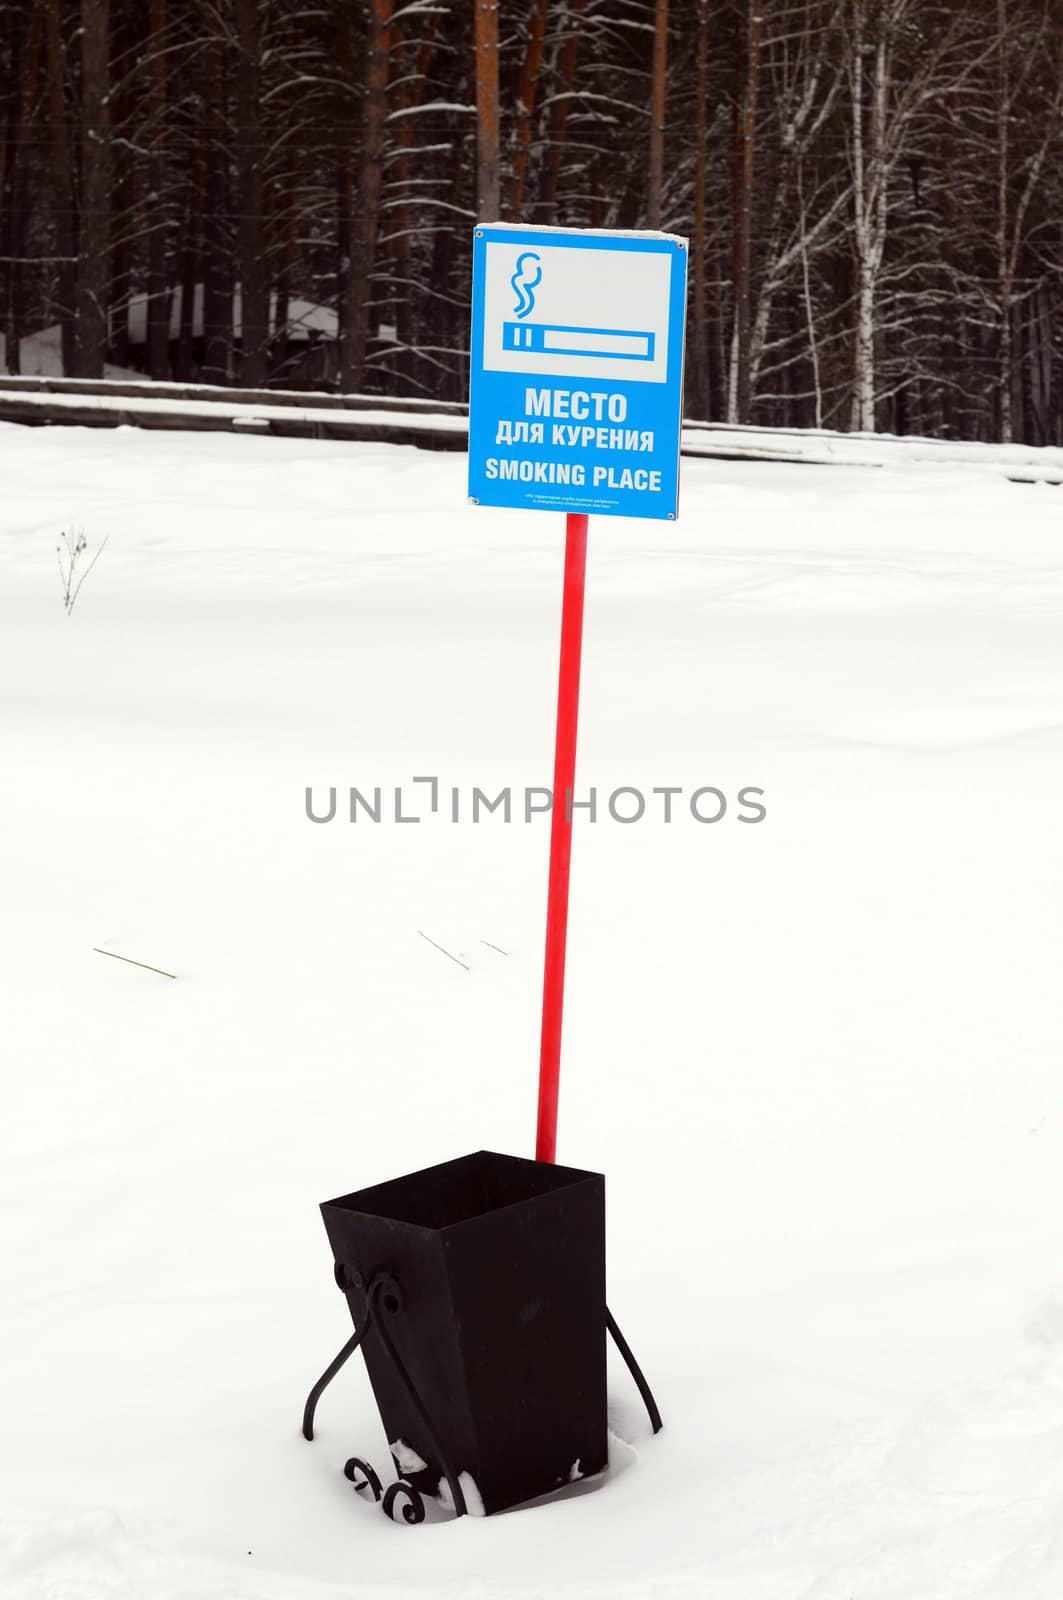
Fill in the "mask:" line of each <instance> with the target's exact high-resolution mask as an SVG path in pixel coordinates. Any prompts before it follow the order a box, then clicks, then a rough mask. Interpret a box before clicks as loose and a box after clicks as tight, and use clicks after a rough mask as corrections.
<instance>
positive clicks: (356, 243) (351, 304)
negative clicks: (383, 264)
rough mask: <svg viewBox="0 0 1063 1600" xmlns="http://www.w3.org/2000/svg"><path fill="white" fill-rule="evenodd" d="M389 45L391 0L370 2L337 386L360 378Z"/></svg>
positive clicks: (377, 214)
mask: <svg viewBox="0 0 1063 1600" xmlns="http://www.w3.org/2000/svg"><path fill="white" fill-rule="evenodd" d="M390 43H391V0H373V11H372V19H371V32H370V41H369V50H368V62H367V69H366V82H365V126H364V129H363V136H362V162H361V171H360V181H359V185H358V191H359V192H358V206H357V210H356V212H355V215H354V218H353V221H352V224H351V249H350V272H349V276H348V278H347V299H346V303H345V307H344V312H345V314H344V316H343V319H342V323H341V327H340V386H341V388H344V389H347V390H351V389H357V388H359V387H360V386H361V385H362V383H363V382H364V381H365V355H366V347H367V345H368V343H369V318H370V312H371V307H370V304H369V297H370V291H371V285H372V279H373V264H374V258H375V255H376V241H377V233H378V231H379V226H380V193H381V184H382V178H383V159H384V140H385V131H386V124H387V114H388V52H389V48H390Z"/></svg>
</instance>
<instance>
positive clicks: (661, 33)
mask: <svg viewBox="0 0 1063 1600" xmlns="http://www.w3.org/2000/svg"><path fill="white" fill-rule="evenodd" d="M667 73H668V0H654V8H653V81H652V89H651V93H650V165H649V185H648V188H647V192H646V226H647V228H659V227H660V226H661V211H662V205H663V194H664V116H665V98H666V96H665V86H666V82H667Z"/></svg>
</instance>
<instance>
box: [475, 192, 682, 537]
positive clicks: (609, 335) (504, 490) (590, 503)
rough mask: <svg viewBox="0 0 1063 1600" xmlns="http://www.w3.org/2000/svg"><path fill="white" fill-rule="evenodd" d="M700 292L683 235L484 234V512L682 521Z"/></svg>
mask: <svg viewBox="0 0 1063 1600" xmlns="http://www.w3.org/2000/svg"><path fill="white" fill-rule="evenodd" d="M686 283H687V242H686V240H685V239H679V238H676V237H675V235H674V234H665V233H605V232H582V231H580V230H579V229H574V228H525V227H519V226H516V225H514V224H508V225H507V224H505V223H496V224H493V225H492V226H489V227H479V228H477V229H476V232H475V236H474V239H473V269H472V378H471V384H470V392H469V495H470V497H471V498H472V500H473V501H474V502H475V503H476V504H478V505H484V506H517V507H520V508H521V509H523V510H526V511H587V512H595V513H596V514H598V515H601V516H612V517H655V518H657V519H659V520H661V521H674V520H675V518H676V516H677V514H678V510H679V429H680V424H681V420H682V411H683V335H684V329H685V323H686Z"/></svg>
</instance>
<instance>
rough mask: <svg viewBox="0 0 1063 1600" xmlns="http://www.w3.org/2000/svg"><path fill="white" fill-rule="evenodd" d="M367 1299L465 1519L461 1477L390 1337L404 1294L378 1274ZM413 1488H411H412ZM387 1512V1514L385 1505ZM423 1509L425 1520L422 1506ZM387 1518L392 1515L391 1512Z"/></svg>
mask: <svg viewBox="0 0 1063 1600" xmlns="http://www.w3.org/2000/svg"><path fill="white" fill-rule="evenodd" d="M367 1295H368V1300H369V1314H370V1316H371V1317H373V1318H374V1319H375V1321H376V1331H377V1337H378V1338H379V1340H380V1342H381V1344H382V1345H383V1346H384V1349H385V1351H386V1352H387V1355H388V1358H389V1359H390V1361H391V1364H392V1366H393V1367H394V1368H395V1371H396V1372H397V1373H398V1376H399V1379H400V1381H401V1383H402V1386H403V1388H404V1389H405V1390H406V1394H407V1397H408V1398H409V1401H410V1404H411V1405H412V1406H413V1408H414V1410H415V1411H416V1413H417V1416H418V1419H419V1421H420V1423H421V1426H422V1427H423V1429H424V1432H425V1437H426V1439H427V1440H428V1443H429V1445H430V1446H431V1448H432V1451H433V1453H434V1454H435V1458H436V1460H437V1461H438V1462H439V1463H440V1465H441V1466H442V1468H443V1476H444V1478H446V1480H447V1487H448V1488H449V1490H450V1494H451V1499H452V1500H453V1502H454V1514H455V1516H458V1517H463V1516H465V1515H466V1512H467V1511H468V1507H467V1506H466V1504H465V1495H464V1492H463V1490H462V1487H461V1484H460V1483H459V1482H458V1475H457V1473H456V1472H455V1471H454V1468H453V1467H452V1466H451V1464H450V1462H449V1461H448V1460H447V1457H446V1455H445V1454H444V1452H443V1448H442V1446H441V1445H440V1443H439V1437H438V1435H437V1433H436V1430H435V1428H434V1427H433V1425H432V1419H431V1417H430V1416H429V1415H428V1412H427V1411H426V1410H425V1406H424V1401H423V1400H422V1399H421V1397H420V1395H419V1394H418V1393H417V1388H416V1385H415V1384H414V1381H413V1379H412V1378H411V1377H410V1374H409V1373H408V1372H407V1371H406V1367H405V1364H404V1363H403V1360H402V1357H401V1356H400V1355H399V1352H398V1350H397V1349H396V1348H395V1345H394V1343H393V1341H392V1338H391V1335H390V1333H389V1331H388V1327H387V1321H388V1318H389V1317H394V1316H398V1315H399V1313H400V1312H401V1311H402V1291H401V1289H400V1288H399V1285H398V1282H397V1280H396V1279H395V1278H393V1277H392V1276H391V1274H390V1273H387V1272H382V1273H379V1274H378V1275H377V1277H375V1278H374V1279H373V1280H372V1282H371V1283H370V1285H369V1288H368V1290H367ZM395 1487H396V1488H401V1487H402V1485H401V1483H400V1484H398V1485H396V1486H395ZM410 1487H412V1485H411V1486H410ZM415 1493H416V1491H415ZM384 1509H385V1510H387V1503H386V1501H385V1505H384ZM421 1509H422V1516H423V1512H424V1508H423V1506H422V1508H421ZM388 1514H389V1515H390V1512H389V1513H388ZM403 1516H404V1517H405V1520H406V1521H407V1522H409V1521H411V1520H413V1521H416V1522H420V1521H421V1517H415V1518H413V1519H411V1518H410V1517H408V1516H406V1512H405V1511H404V1512H403Z"/></svg>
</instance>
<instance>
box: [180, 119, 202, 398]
mask: <svg viewBox="0 0 1063 1600" xmlns="http://www.w3.org/2000/svg"><path fill="white" fill-rule="evenodd" d="M204 165H205V163H204V152H203V147H202V145H200V146H199V148H198V150H197V152H196V157H195V166H194V168H193V173H192V181H191V183H190V184H189V186H188V210H187V214H186V216H185V229H184V241H183V245H182V249H181V273H180V279H181V313H180V319H179V321H178V325H177V362H176V371H175V373H174V376H175V377H176V379H177V381H178V383H191V381H192V346H193V342H194V340H195V327H196V322H195V318H196V286H197V284H198V282H199V276H200V271H201V268H202V264H203V205H204V194H205V179H204Z"/></svg>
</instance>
